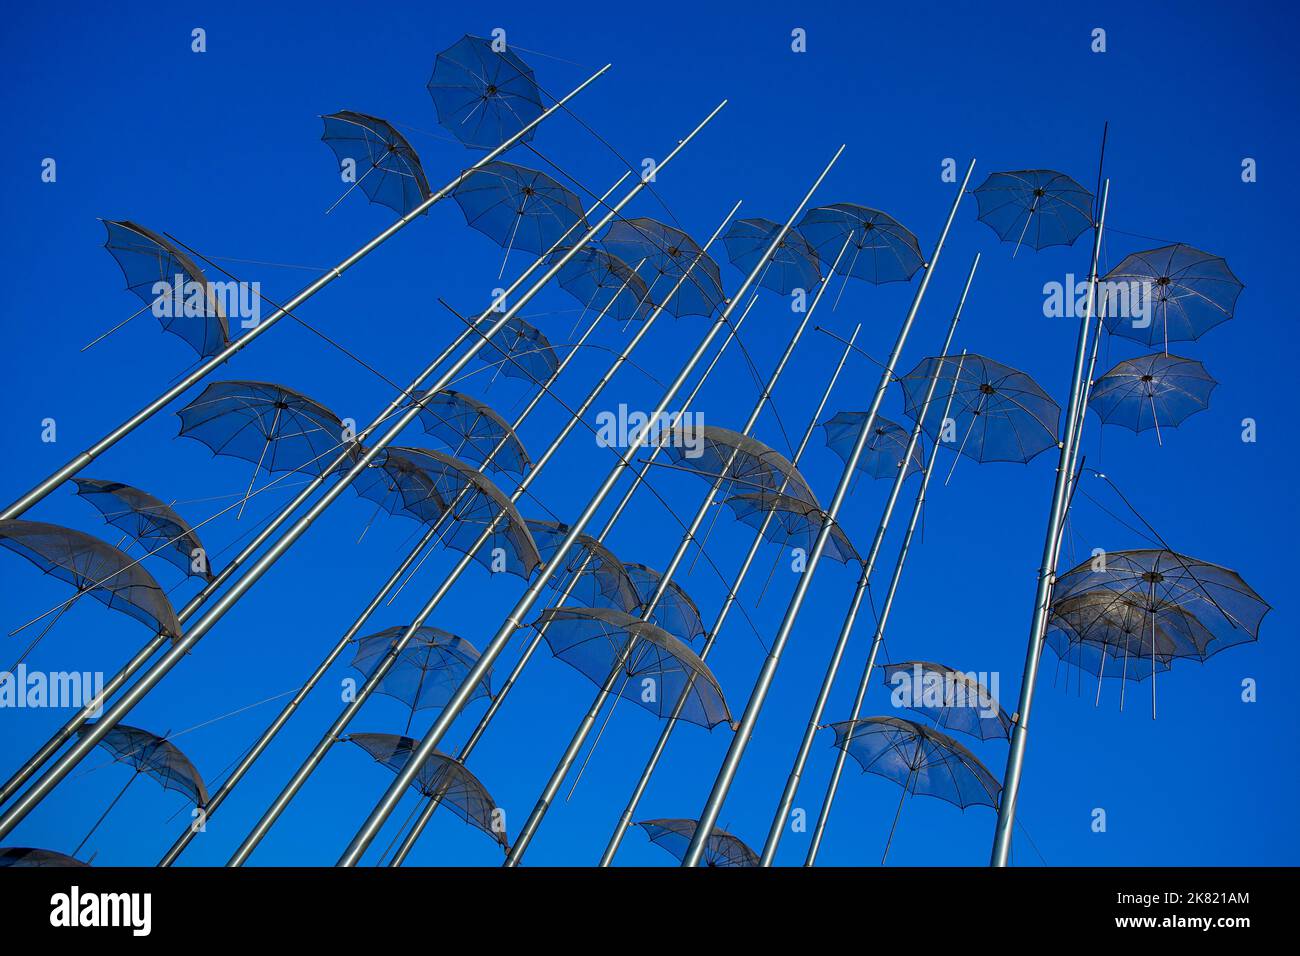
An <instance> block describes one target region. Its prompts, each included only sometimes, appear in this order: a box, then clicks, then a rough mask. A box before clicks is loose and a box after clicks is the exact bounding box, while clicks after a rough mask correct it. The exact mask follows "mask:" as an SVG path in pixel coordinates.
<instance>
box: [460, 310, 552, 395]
mask: <svg viewBox="0 0 1300 956" xmlns="http://www.w3.org/2000/svg"><path fill="white" fill-rule="evenodd" d="M495 321H496V320H495V319H494V318H493V316H492V315H491V314H490V313H489V315H488V318H487V320H485V322H486V325H485V329H486V328H489V327H491V326H492V325H493V324H495ZM474 357H475V358H477V359H478V360H479V361H480V362H483V363H485V364H487V365H490V366H493V369H494V371H493V377H494V378H495V377H496V376H497V375H504V376H506V377H507V378H518V379H522V380H523V381H525V382H529V383H530V384H534V385H540V384H541V383H543V382H545V381H547V380H548V379H549V378H550V377H551V376H552V375H554V374H555V370H556V369H558V368H559V367H560V359H559V357H558V356H557V355H556V354H555V349H553V348H551V343H550V342H549V341H548V340H547V338H546V336H545V335H543V334H542V333H541V331H540V330H539V329H537V328H536V327H535V326H532V325H529V324H528V323H527V322H525V321H524V320H523V319H521V318H519V317H518V316H515V317H513V318H511V319H510V320H509V321H507V322H506V324H505V325H503V326H502V327H501V330H500V331H499V332H497V334H496V335H494V336H492V338H490V339H488V341H487V343H486V344H484V346H483V348H482V349H480V350H479V352H478V354H477V355H475V356H474Z"/></svg>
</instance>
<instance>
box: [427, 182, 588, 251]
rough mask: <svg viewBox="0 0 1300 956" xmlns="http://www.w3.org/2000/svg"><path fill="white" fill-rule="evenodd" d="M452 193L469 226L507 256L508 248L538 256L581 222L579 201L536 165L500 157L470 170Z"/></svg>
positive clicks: (582, 218) (582, 220) (581, 215)
mask: <svg viewBox="0 0 1300 956" xmlns="http://www.w3.org/2000/svg"><path fill="white" fill-rule="evenodd" d="M452 197H453V198H454V199H455V200H456V204H457V205H458V206H460V211H461V212H463V213H464V214H465V222H466V223H468V224H469V226H470V228H472V229H477V230H478V231H479V232H481V233H483V235H485V236H487V237H488V238H489V239H491V240H492V241H493V242H495V243H496V244H497V245H499V246H501V247H502V248H503V249H505V250H506V255H507V257H508V256H509V254H510V251H511V250H512V249H520V250H522V251H523V252H528V253H531V254H533V255H535V256H540V255H542V254H543V253H544V252H547V251H548V250H550V248H551V247H552V246H554V245H555V244H556V243H557V242H559V241H560V240H561V239H562V238H564V236H566V235H570V234H573V233H574V232H575V230H574V227H575V226H577V225H578V224H579V223H583V224H584V225H585V218H584V215H583V210H582V201H581V200H580V199H578V197H577V196H576V195H574V193H573V191H572V190H570V189H567V188H565V187H564V186H561V185H560V184H559V183H557V182H556V181H555V180H554V179H552V178H551V177H550V176H548V175H546V173H544V172H542V171H541V170H538V169H529V168H528V167H526V166H517V165H515V164H514V163H507V162H504V161H502V160H495V161H493V162H490V163H487V164H486V165H484V166H480V167H479V168H478V169H475V170H474V171H473V172H471V173H470V174H469V175H468V176H466V177H465V178H464V179H463V180H461V182H460V183H459V184H458V185H457V186H456V189H455V190H454V191H453V193H452ZM577 234H578V235H581V232H580V231H579V232H578V233H577ZM504 268H505V263H504V262H503V263H502V270H503V271H504Z"/></svg>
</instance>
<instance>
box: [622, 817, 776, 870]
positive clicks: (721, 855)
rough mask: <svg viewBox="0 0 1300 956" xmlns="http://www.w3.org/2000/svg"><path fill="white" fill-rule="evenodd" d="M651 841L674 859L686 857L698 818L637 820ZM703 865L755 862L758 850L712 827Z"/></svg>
mask: <svg viewBox="0 0 1300 956" xmlns="http://www.w3.org/2000/svg"><path fill="white" fill-rule="evenodd" d="M637 826H639V827H641V829H643V830H645V834H646V836H648V837H649V838H650V842H651V843H653V844H655V845H656V846H661V847H663V848H664V849H665V850H667V851H668V852H669V853H671V854H672V855H673V856H675V857H677V859H679V860H682V859H685V857H686V849H687V847H689V846H690V845H691V839H692V838H693V837H694V836H695V830H696V828H697V827H698V826H699V821H698V820H643V821H641V822H640V823H638V824H637ZM703 861H704V865H705V866H758V854H757V853H755V852H754V851H753V850H751V849H750V848H749V847H747V846H745V844H744V842H743V841H742V840H741V839H740V838H739V837H735V836H732V835H731V834H730V833H728V832H727V831H726V830H724V829H722V828H721V827H714V828H713V832H712V833H710V834H709V839H708V840H707V841H706V842H705V844H704V858H703Z"/></svg>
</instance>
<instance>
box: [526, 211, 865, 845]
mask: <svg viewBox="0 0 1300 956" xmlns="http://www.w3.org/2000/svg"><path fill="white" fill-rule="evenodd" d="M851 241H852V235H850V236H849V237H848V238H846V239H845V240H844V245H843V247H842V248H841V249H840V253H839V255H838V256H837V257H836V259H835V262H834V264H833V265H832V266H831V269H830V272H829V273H828V274H827V278H826V279H824V280H822V282H821V284H820V285H819V286H818V287H817V294H816V295H815V296H814V297H813V300H812V302H811V303H810V304H809V307H808V310H807V311H806V312H805V313H804V315H803V319H802V320H801V321H800V322H799V324H798V326H796V327H795V331H794V334H793V335H791V336H790V341H789V343H788V344H787V345H786V347H785V352H784V353H783V354H782V355H781V359H780V361H778V362H777V364H776V367H775V368H774V369H773V370H772V374H771V375H770V376H769V377H768V380H767V382H766V383H765V384H764V385H763V387H762V389H761V390H760V391H759V393H758V398H757V400H756V401H755V402H754V407H753V409H751V411H750V413H749V417H748V418H747V419H746V420H745V424H744V427H743V428H742V429H741V431H740V434H741V435H743V436H745V437H749V433H750V432H752V431H753V430H754V426H755V425H757V424H758V419H759V417H760V416H761V415H762V414H763V410H764V409H765V408H767V403H768V400H769V398H770V397H771V395H772V391H773V390H774V389H775V388H776V384H777V382H778V381H779V380H780V378H781V373H782V372H783V371H784V370H785V367H786V365H787V364H788V363H789V361H790V357H791V356H792V355H793V354H794V350H795V348H796V347H797V346H798V345H799V341H800V339H802V338H803V333H804V330H805V329H807V328H808V323H809V322H810V321H811V320H812V316H813V313H814V312H816V311H817V305H818V303H820V302H821V299H822V295H823V294H824V293H825V291H826V289H827V288H828V287H829V286H830V284H831V283H830V278H831V276H833V275H834V274H835V269H836V267H837V266H838V265H839V263H840V259H841V258H843V256H844V252H845V250H846V249H848V247H849V244H850V242H851ZM765 258H766V257H765ZM734 458H735V453H734V452H733V453H732V455H731V456H730V457H729V458H728V461H727V463H726V465H725V466H724V467H723V468H722V469H721V473H720V474H719V475H718V476H717V477H716V478H715V479H714V481H713V483H712V485H711V486H710V487H709V489H708V491H706V492H705V494H704V496H703V497H702V498H701V499H700V504H699V507H698V508H697V509H696V511H695V516H694V517H693V518H692V519H691V523H690V525H689V526H688V527H687V529H686V531H685V532H684V533H683V534H682V537H681V540H680V541H679V542H678V544H677V550H676V551H675V552H674V553H673V556H672V558H671V559H670V560H669V562H668V564H667V566H666V567H665V568H664V570H663V572H662V573H661V574H660V576H659V581H658V583H657V584H656V586H655V590H654V593H653V594H652V595H651V596H650V598H649V600H647V601H646V603H645V607H644V608H643V609H642V611H641V614H640V618H641V620H643V621H648V620H650V618H651V617H653V616H654V611H655V608H656V607H657V606H658V604H659V601H660V600H662V599H663V595H664V594H665V593H666V592H667V590H668V585H669V584H670V583H671V582H672V579H673V575H674V574H676V573H677V568H678V567H679V566H680V565H681V562H682V560H683V559H684V558H685V557H686V553H687V552H688V551H689V550H690V548H691V545H692V544H694V543H695V536H696V534H697V533H698V532H699V529H700V526H701V525H702V524H703V523H704V519H705V518H707V517H708V515H709V512H710V510H711V509H712V508H713V507H715V504H714V498H715V496H717V495H718V494H719V492H721V490H722V489H723V487H724V486H726V485H727V483H728V478H727V473H728V471H729V470H730V469H731V462H732V461H733V460H734ZM635 644H636V641H635V639H634V638H631V637H629V639H628V641H627V642H626V643H625V644H624V646H623V648H622V650H621V651H620V653H619V655H618V659H617V660H616V661H615V663H614V666H613V667H612V668H610V672H609V675H608V676H607V677H606V678H605V682H604V683H603V684H602V685H601V687H600V689H599V691H598V692H597V693H596V696H595V698H594V699H593V700H592V702H591V706H590V707H588V708H587V713H586V714H585V715H584V716H583V718H582V720H581V721H579V723H578V727H577V729H576V730H575V731H574V733H573V736H572V737H571V738H570V740H569V745H568V746H567V747H566V748H565V749H564V753H563V754H562V755H561V756H560V760H559V762H558V763H557V764H556V765H555V769H554V770H553V771H552V772H551V776H550V779H548V780H547V782H546V785H545V786H544V787H543V788H542V792H541V794H540V795H539V796H538V798H537V802H536V803H535V804H534V806H533V809H532V812H531V813H529V815H528V819H527V820H525V821H524V825H523V827H522V828H520V831H519V834H518V836H516V837H515V840H514V843H513V844H512V845H511V847H510V852H509V853H508V854H507V856H506V862H505V865H506V866H508V867H514V866H518V865H519V864H520V862H521V861H522V860H523V858H524V854H525V853H526V852H527V851H528V847H529V845H530V844H531V843H532V840H533V837H534V836H536V835H537V830H538V828H540V827H541V825H542V820H543V819H544V818H545V817H546V814H547V812H548V811H549V810H550V807H551V803H552V801H554V799H555V796H556V794H557V793H559V791H560V788H561V787H562V786H564V778H565V777H567V776H568V775H569V770H570V769H571V768H572V767H573V762H574V761H575V760H576V759H577V757H578V754H579V752H580V751H581V750H582V747H583V744H584V743H586V740H587V736H588V735H589V734H590V733H591V730H592V728H593V727H595V725H596V721H597V720H598V719H599V717H600V712H601V710H603V709H604V706H605V703H606V701H607V700H608V699H609V697H610V695H611V694H613V693H614V692H615V687H616V686H617V685H618V683H619V678H620V677H621V676H622V675H623V671H624V668H625V667H626V665H627V661H628V660H629V658H630V657H631V655H632V653H633V650H634V645H635Z"/></svg>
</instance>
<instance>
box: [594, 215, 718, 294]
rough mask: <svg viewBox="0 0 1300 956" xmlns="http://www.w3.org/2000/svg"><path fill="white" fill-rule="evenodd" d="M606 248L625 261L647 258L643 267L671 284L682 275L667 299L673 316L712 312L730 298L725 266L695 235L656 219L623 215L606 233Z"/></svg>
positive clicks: (638, 260)
mask: <svg viewBox="0 0 1300 956" xmlns="http://www.w3.org/2000/svg"><path fill="white" fill-rule="evenodd" d="M604 245H605V248H606V249H608V250H609V251H610V252H611V253H614V254H615V255H618V256H620V257H621V258H622V259H623V260H624V261H625V262H640V261H641V260H642V259H644V260H645V266H644V268H645V269H647V270H648V271H649V272H650V273H652V274H653V275H655V276H656V277H658V278H662V279H664V280H665V282H666V283H667V284H669V285H672V284H673V283H675V282H676V281H677V280H678V279H681V278H682V277H683V276H685V277H686V281H685V282H683V283H682V285H681V288H679V289H678V290H677V294H676V295H674V296H672V297H671V298H669V299H668V301H667V302H666V303H664V308H665V309H666V310H667V311H668V312H669V313H670V314H672V315H673V316H675V317H677V318H681V317H682V316H685V315H701V316H705V317H707V316H710V315H712V314H713V313H714V312H715V311H716V310H717V309H718V307H719V306H722V305H724V304H725V303H726V302H727V297H726V294H725V293H724V292H723V291H722V270H720V269H719V268H718V264H717V263H716V262H714V261H713V258H712V257H711V256H709V255H708V253H706V252H705V251H704V250H703V249H702V248H701V247H700V245H699V243H697V242H696V241H695V240H694V239H692V238H691V237H690V236H688V235H687V234H686V233H684V232H682V230H680V229H676V228H674V227H673V226H666V225H664V224H663V223H661V222H657V221H656V220H654V219H645V218H642V219H620V220H618V221H617V222H615V223H613V224H612V225H611V226H610V227H609V231H608V232H606V233H605V242H604Z"/></svg>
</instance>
